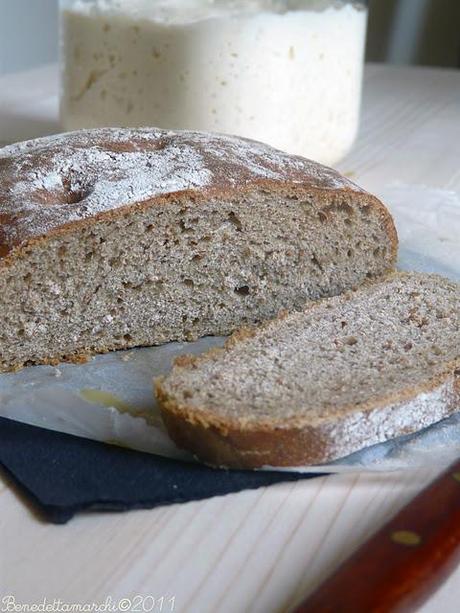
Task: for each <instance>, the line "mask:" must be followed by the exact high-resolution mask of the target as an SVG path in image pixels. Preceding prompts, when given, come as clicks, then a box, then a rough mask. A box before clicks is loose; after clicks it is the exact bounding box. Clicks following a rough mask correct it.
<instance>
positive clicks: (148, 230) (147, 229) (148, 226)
mask: <svg viewBox="0 0 460 613" xmlns="http://www.w3.org/2000/svg"><path fill="white" fill-rule="evenodd" d="M154 228H155V226H154V225H153V223H149V224H147V225H146V226H145V231H146V232H152V231H153V230H154Z"/></svg>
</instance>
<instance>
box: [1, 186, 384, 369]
mask: <svg viewBox="0 0 460 613" xmlns="http://www.w3.org/2000/svg"><path fill="white" fill-rule="evenodd" d="M366 198H369V196H367V195H365V194H363V195H362V197H361V195H356V194H353V195H347V194H343V193H340V194H339V193H335V192H331V193H330V194H327V195H325V194H324V193H321V194H320V195H318V194H317V193H308V192H305V193H302V194H299V193H292V190H291V191H288V190H285V191H282V190H280V191H279V192H277V193H273V192H268V191H265V190H252V191H251V192H250V193H243V194H239V195H238V196H233V197H228V198H222V197H219V198H217V197H216V198H208V199H207V200H200V201H197V200H195V199H194V198H193V197H185V196H182V197H179V196H178V197H176V198H169V199H167V200H163V201H162V202H154V203H151V204H149V205H139V206H138V207H137V208H135V209H130V210H129V211H127V212H125V213H123V214H121V215H117V216H112V217H110V218H106V219H99V220H88V221H87V222H84V223H81V224H79V225H76V226H75V227H73V228H72V229H70V230H69V231H68V232H61V233H60V234H55V235H51V236H50V237H48V238H46V240H41V241H38V242H36V243H35V244H31V245H29V246H27V247H26V248H25V249H23V250H22V252H21V253H20V254H19V255H18V257H16V258H14V259H12V260H11V264H9V265H3V266H2V267H1V268H0V294H1V297H2V298H1V300H2V304H3V308H2V319H1V321H2V325H1V330H0V369H1V370H9V369H14V368H18V367H21V366H23V365H25V364H33V363H47V362H48V363H50V362H51V363H52V362H53V361H57V360H60V359H76V358H77V357H78V356H80V355H86V354H92V353H98V352H105V351H110V350H115V349H124V348H130V347H135V346H142V345H156V344H161V343H164V342H167V341H172V340H193V339H196V338H198V337H201V336H205V335H224V334H228V333H230V332H231V331H233V330H234V329H235V328H237V327H238V326H241V325H242V324H245V323H254V322H257V321H260V320H264V319H267V318H270V317H272V316H274V315H276V314H277V313H278V312H279V310H280V309H282V308H291V309H292V308H294V309H298V308H301V307H302V305H303V304H304V303H305V301H306V300H308V299H312V298H313V299H316V298H319V297H322V296H332V295H335V294H338V293H340V292H342V291H343V290H344V289H347V288H350V287H354V286H356V285H358V284H360V283H361V282H363V281H364V280H366V279H368V278H375V277H378V276H379V275H382V274H384V273H386V272H387V271H388V270H389V269H391V267H392V266H393V264H394V251H395V245H394V242H393V243H392V238H391V235H390V232H389V230H388V217H387V216H386V215H385V214H384V213H382V210H381V209H380V208H379V207H375V206H369V202H368V201H367V200H366Z"/></svg>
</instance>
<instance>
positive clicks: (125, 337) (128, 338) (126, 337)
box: [123, 334, 133, 341]
mask: <svg viewBox="0 0 460 613" xmlns="http://www.w3.org/2000/svg"><path fill="white" fill-rule="evenodd" d="M123 340H125V341H132V340H133V337H132V336H131V334H125V335H123Z"/></svg>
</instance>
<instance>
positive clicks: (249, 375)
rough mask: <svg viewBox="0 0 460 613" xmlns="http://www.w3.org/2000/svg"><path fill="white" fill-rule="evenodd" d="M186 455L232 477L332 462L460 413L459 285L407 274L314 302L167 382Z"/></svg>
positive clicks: (193, 361) (163, 397)
mask: <svg viewBox="0 0 460 613" xmlns="http://www.w3.org/2000/svg"><path fill="white" fill-rule="evenodd" d="M156 391H157V396H158V399H159V402H160V406H161V412H162V416H163V420H164V423H165V424H166V427H167V429H168V432H169V434H170V436H171V437H172V439H173V440H174V441H175V442H176V443H177V445H178V446H179V447H183V448H184V449H188V450H189V451H191V452H192V453H194V454H195V455H196V456H198V457H199V458H200V459H201V460H203V461H205V462H207V463H210V464H213V465H217V466H226V467H232V468H256V467H261V466H266V465H269V466H299V465H310V464H317V463H323V462H326V461H329V460H333V459H336V458H339V457H342V456H345V455H348V454H350V453H351V452H353V451H356V450H358V449H360V448H362V447H366V446H368V445H373V444H374V443H379V442H382V441H385V440H387V439H390V438H393V437H395V436H399V435H401V434H408V433H410V432H414V431H416V430H419V429H421V428H424V427H425V426H429V425H430V424H433V423H434V422H436V421H439V420H441V419H443V418H445V417H447V416H448V415H450V414H451V413H453V412H454V411H458V410H460V286H459V285H456V284H455V283H453V282H450V281H448V280H446V279H443V278H441V277H438V276H436V275H427V274H417V273H413V274H396V275H394V276H391V278H389V279H388V280H386V281H383V282H381V283H375V284H368V285H367V286H366V287H364V288H362V289H360V290H359V291H356V292H347V293H346V294H344V295H342V296H339V297H334V298H329V299H325V300H321V301H319V302H317V303H311V304H310V306H309V307H308V308H306V309H304V310H303V311H302V312H297V313H289V314H282V315H280V316H279V317H278V318H277V319H275V320H273V321H271V322H268V323H266V324H264V325H262V326H260V327H258V328H254V329H252V330H242V331H239V332H237V333H235V335H234V336H232V337H231V338H230V339H229V341H228V342H227V344H226V346H225V348H224V349H217V350H213V351H211V352H209V353H207V354H204V355H201V356H198V357H186V358H179V359H178V360H177V361H176V364H175V366H174V368H173V371H172V373H171V374H170V375H168V376H167V377H166V378H163V379H160V380H159V381H158V382H157V384H156Z"/></svg>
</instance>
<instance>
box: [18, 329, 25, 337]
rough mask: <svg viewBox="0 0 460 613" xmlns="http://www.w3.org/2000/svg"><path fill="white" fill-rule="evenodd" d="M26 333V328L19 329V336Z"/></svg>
mask: <svg viewBox="0 0 460 613" xmlns="http://www.w3.org/2000/svg"><path fill="white" fill-rule="evenodd" d="M25 333H26V331H25V330H24V328H21V329H20V330H18V336H24V335H25Z"/></svg>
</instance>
